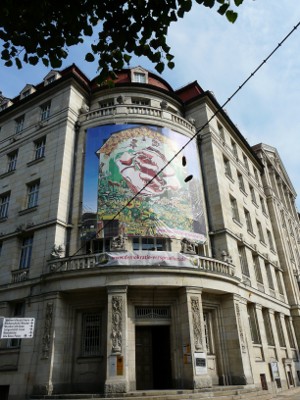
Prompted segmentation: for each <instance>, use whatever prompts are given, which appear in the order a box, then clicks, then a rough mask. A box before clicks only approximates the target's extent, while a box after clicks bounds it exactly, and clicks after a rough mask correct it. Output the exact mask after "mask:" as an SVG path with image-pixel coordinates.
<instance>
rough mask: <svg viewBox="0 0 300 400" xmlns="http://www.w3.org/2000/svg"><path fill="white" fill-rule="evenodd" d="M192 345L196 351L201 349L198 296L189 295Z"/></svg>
mask: <svg viewBox="0 0 300 400" xmlns="http://www.w3.org/2000/svg"><path fill="white" fill-rule="evenodd" d="M191 307H192V320H193V332H194V346H195V350H196V351H203V341H202V330H201V318H200V306H199V299H198V297H191Z"/></svg>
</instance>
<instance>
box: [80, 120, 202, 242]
mask: <svg viewBox="0 0 300 400" xmlns="http://www.w3.org/2000/svg"><path fill="white" fill-rule="evenodd" d="M187 140H188V138H187V137H185V136H184V135H182V134H179V133H177V132H175V131H172V130H170V129H167V128H160V127H156V126H144V125H106V126H99V127H96V128H91V129H89V130H88V131H87V139H86V161H85V178H84V193H83V206H84V208H85V211H86V212H89V213H90V212H91V211H93V212H95V214H96V215H95V221H96V227H95V228H96V229H95V237H98V238H102V237H112V236H118V235H125V236H128V237H130V236H145V237H169V238H176V239H182V238H186V239H189V240H192V241H196V242H199V243H204V242H205V240H206V237H205V220H204V213H203V204H202V184H201V178H200V167H199V158H198V152H197V148H196V143H195V142H194V141H193V142H191V143H189V145H188V146H187V147H186V149H185V152H184V153H183V154H181V153H180V154H179V155H178V156H176V157H175V158H174V155H176V154H177V152H178V151H179V150H180V149H181V147H182V146H183V145H184V144H186V142H187ZM182 157H185V159H186V160H187V162H186V163H182ZM170 160H172V161H171V162H169V161H170ZM189 175H192V176H193V178H192V179H191V180H190V181H189V182H186V181H185V179H186V177H187V176H189ZM109 221H111V222H109ZM89 236H90V232H89Z"/></svg>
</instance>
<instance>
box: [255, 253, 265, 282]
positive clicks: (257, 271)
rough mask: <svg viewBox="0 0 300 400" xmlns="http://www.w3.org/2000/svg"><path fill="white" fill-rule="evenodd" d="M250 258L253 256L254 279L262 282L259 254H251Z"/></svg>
mask: <svg viewBox="0 0 300 400" xmlns="http://www.w3.org/2000/svg"><path fill="white" fill-rule="evenodd" d="M252 258H253V265H254V271H255V277H256V280H257V282H259V283H264V282H263V277H262V273H261V268H260V262H259V256H257V255H254V254H252Z"/></svg>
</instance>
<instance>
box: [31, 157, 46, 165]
mask: <svg viewBox="0 0 300 400" xmlns="http://www.w3.org/2000/svg"><path fill="white" fill-rule="evenodd" d="M44 160H45V156H43V157H39V158H37V159H36V160H32V161H29V162H28V163H27V167H30V166H31V165H35V164H38V163H40V162H42V161H44Z"/></svg>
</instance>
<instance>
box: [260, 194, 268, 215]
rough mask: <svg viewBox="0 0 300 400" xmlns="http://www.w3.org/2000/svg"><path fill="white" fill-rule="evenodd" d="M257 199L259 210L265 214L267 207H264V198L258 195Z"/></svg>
mask: <svg viewBox="0 0 300 400" xmlns="http://www.w3.org/2000/svg"><path fill="white" fill-rule="evenodd" d="M259 201H260V205H261V210H262V212H263V213H264V214H267V209H266V204H265V200H264V198H263V197H261V196H259Z"/></svg>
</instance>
